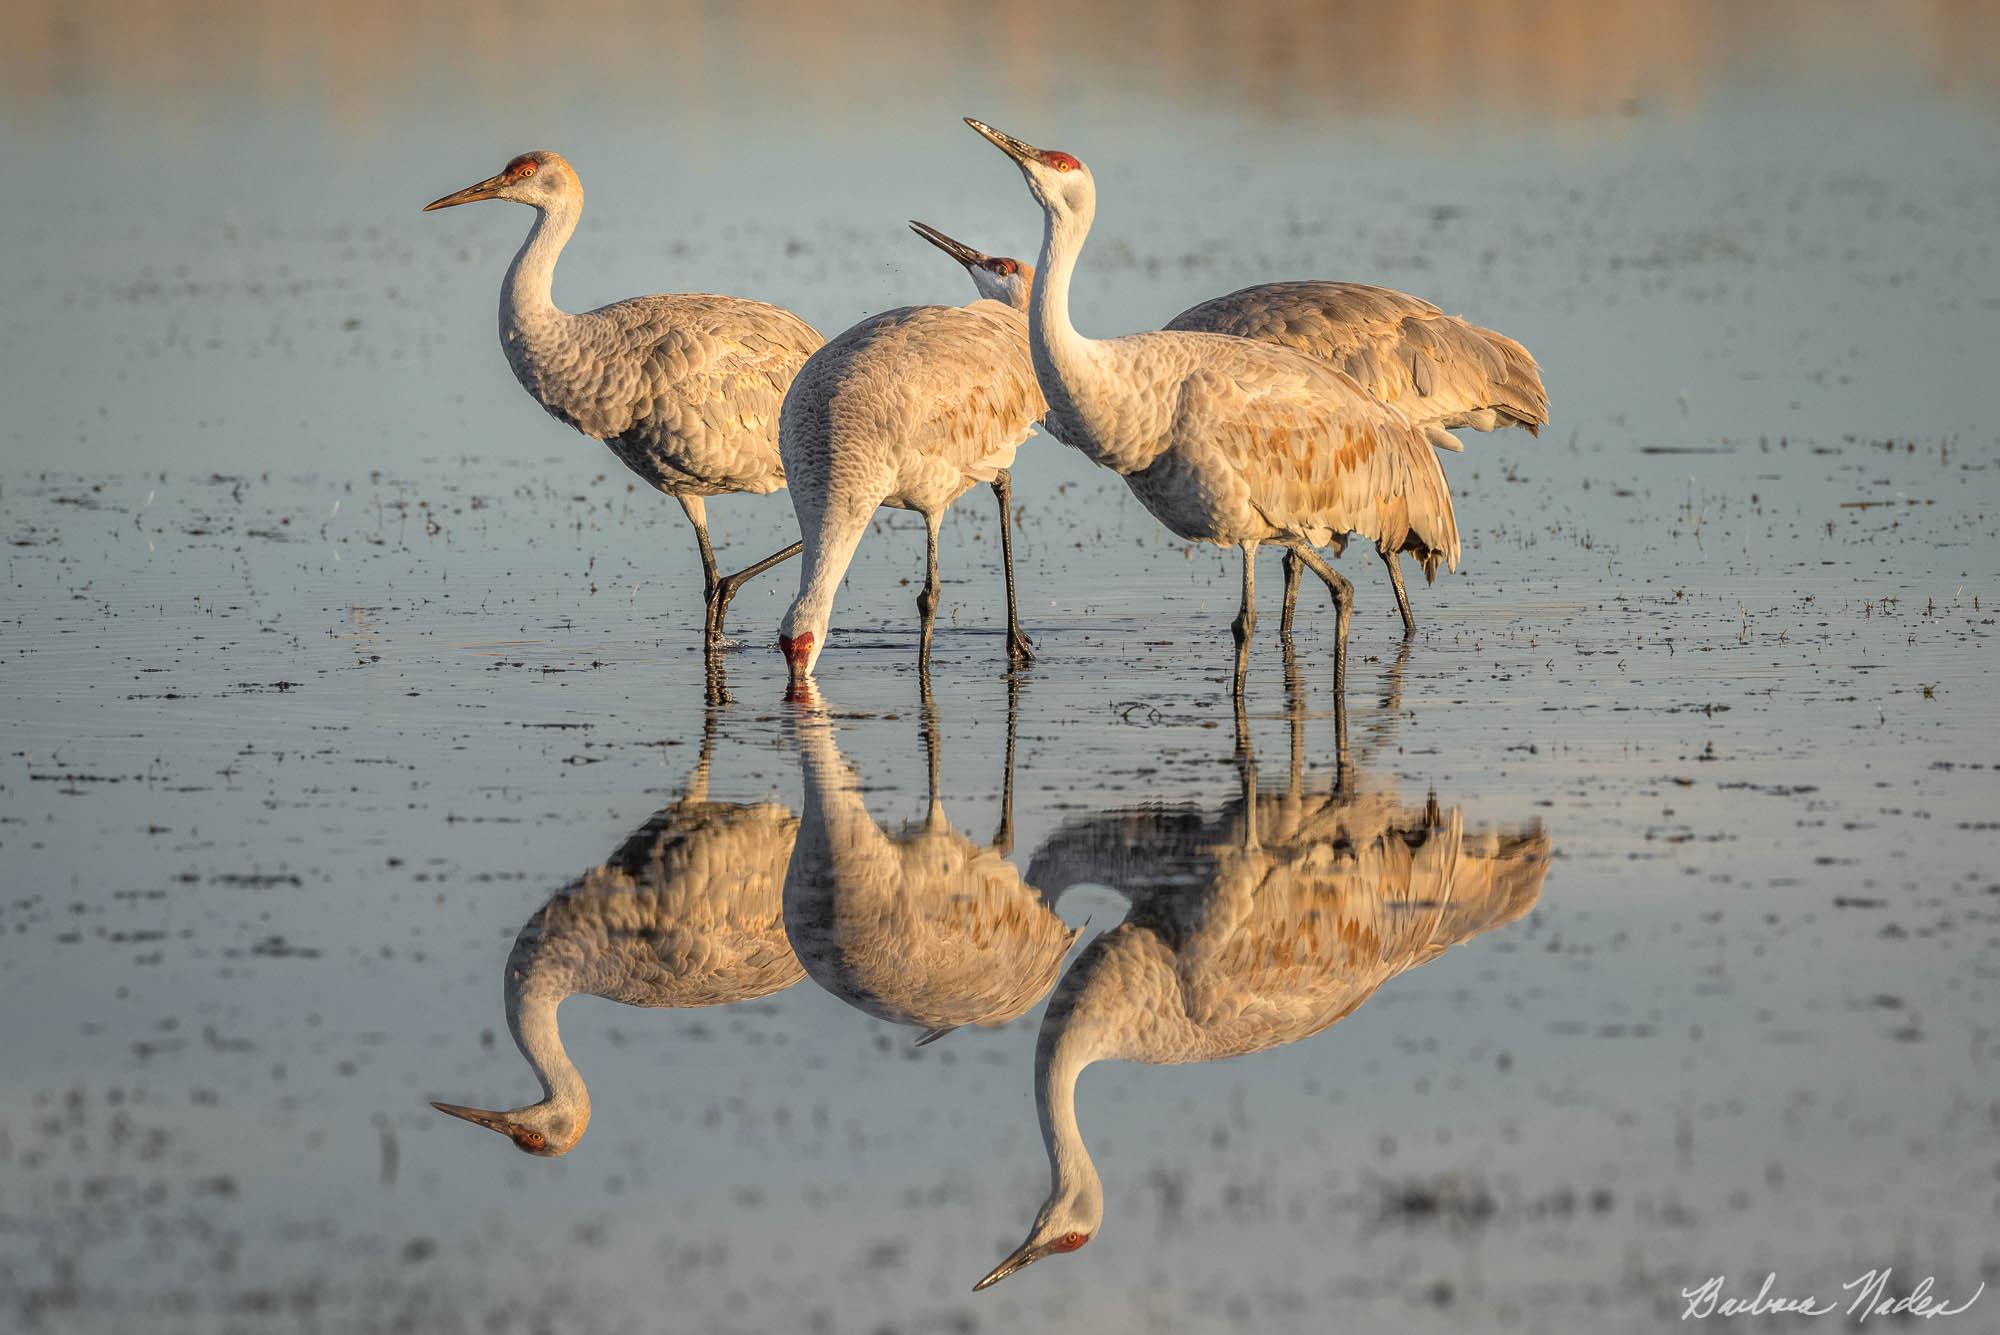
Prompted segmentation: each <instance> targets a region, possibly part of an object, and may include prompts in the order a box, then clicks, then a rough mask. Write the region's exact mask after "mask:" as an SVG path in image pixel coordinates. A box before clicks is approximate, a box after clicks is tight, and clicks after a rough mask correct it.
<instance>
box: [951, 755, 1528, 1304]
mask: <svg viewBox="0 0 2000 1335" xmlns="http://www.w3.org/2000/svg"><path fill="white" fill-rule="evenodd" d="M1295 726H1296V716H1295ZM1238 745H1239V748H1240V749H1241V752H1242V754H1243V756H1244V758H1245V762H1246V763H1245V764H1244V766H1243V770H1242V774H1243V778H1242V793H1241V797H1240V799H1239V800H1238V801H1237V802H1235V803H1233V804H1231V806H1229V807H1226V808H1224V810H1223V811H1222V812H1221V813H1220V815H1219V816H1215V817H1210V816H1207V815H1205V814H1204V813H1203V812H1201V811H1200V810H1198V809H1195V808H1189V807H1164V808H1162V807H1152V808H1144V807H1141V808H1133V809H1127V810H1122V811H1112V812H1106V813H1104V814H1102V815H1099V816H1094V817H1087V818H1083V819H1080V820H1076V821H1072V822H1070V823H1068V824H1066V825H1065V826H1063V827H1062V828H1060V829H1058V830H1057V831H1056V833H1055V834H1054V835H1052V836H1051V837H1050V839H1049V840H1048V842H1047V843H1046V844H1044V846H1043V847H1042V848H1041V849H1040V850H1038V851H1037V853H1036V854H1035V857H1034V859H1033V861H1032V863H1031V864H1030V867H1029V871H1028V874H1029V876H1030V877H1031V878H1032V879H1034V880H1035V881H1036V882H1037V883H1038V884H1042V885H1046V886H1066V885H1068V884H1071V883H1074V882H1076V881H1080V880H1089V881H1094V882H1097V883H1100V884H1103V885H1107V886H1110V887H1111V888H1113V889H1116V890H1118V891H1120V892H1121V893H1122V894H1124V895H1126V896H1127V897H1128V898H1129V899H1130V900H1131V905H1132V907H1131V909H1130V911H1129V912H1128V913H1127V915H1126V917H1125V920H1124V921H1123V922H1121V923H1120V924H1119V925H1118V926H1117V927H1115V928H1113V929H1112V930H1110V931H1108V932H1106V933H1104V935H1102V936H1100V937H1098V938H1097V939H1096V940H1095V941H1092V942H1091V943H1090V944H1089V945H1088V946H1086V947H1085V948H1084V950H1083V952H1082V954H1080V955H1079V956H1078V957H1077V960H1076V962H1075V963H1074V964H1072V965H1071V966H1070V968H1069V970H1068V972H1066V973H1065V974H1064V975H1063V978H1062V981H1061V982H1059V983H1057V984H1056V990H1055V993H1054V995H1053V996H1052V997H1051V998H1050V1000H1049V1006H1048V1010H1047V1011H1046V1012H1045V1013H1044V1014H1043V1017H1042V1025H1041V1031H1040V1033H1039V1034H1038V1036H1037V1038H1036V1041H1035V1106H1036V1111H1037V1114H1038V1116H1039V1120H1040V1123H1041V1130H1042V1141H1043V1145H1044V1148H1045V1149H1046V1151H1047V1153H1048V1160H1049V1177H1050V1188H1049V1195H1048V1199H1047V1200H1046V1202H1045V1203H1044V1204H1043V1205H1042V1208H1041V1210H1040V1211H1039V1212H1038V1213H1037V1214H1036V1216H1035V1222H1034V1225H1033V1227H1032V1228H1031V1229H1030V1230H1029V1232H1028V1236H1027V1239H1026V1241H1024V1242H1023V1243H1022V1244H1021V1246H1020V1247H1019V1248H1017V1249H1016V1250H1015V1251H1014V1252H1013V1254H1011V1255H1010V1256H1008V1257H1007V1259H1006V1260H1004V1261H1002V1262H1001V1263H1000V1264H999V1265H998V1266H996V1267H994V1268H993V1270H992V1271H991V1272H990V1273H989V1274H987V1276H986V1277H985V1278H984V1279H982V1280H980V1281H979V1283H978V1284H976V1285H975V1286H974V1289H975V1291H976V1290H978V1289H984V1288H986V1287H988V1286H989V1285H992V1284H997V1283H998V1282H999V1281H1001V1280H1002V1279H1005V1278H1006V1277H1007V1276H1008V1275H1011V1274H1013V1273H1014V1272H1015V1271H1017V1270H1019V1269H1020V1268H1021V1267H1023V1266H1025V1265H1029V1264H1031V1263H1032V1262H1034V1261H1037V1260H1039V1259H1040V1258H1042V1257H1044V1256H1048V1255H1051V1254H1054V1253H1060V1252H1073V1251H1075V1250H1076V1249H1077V1248H1079V1247H1081V1246H1083V1245H1084V1244H1085V1243H1086V1242H1088V1241H1090V1239H1091V1238H1092V1237H1094V1236H1096V1234H1097V1231H1098V1229H1099V1227H1100V1225H1101V1224H1102V1222H1103V1215H1104V1195H1103V1188H1102V1185H1101V1183H1100V1181H1099V1178H1098V1174H1097V1170H1096V1168H1095V1166H1094V1165H1093V1164H1092V1162H1091V1159H1090V1152H1089V1150H1088V1148H1087V1147H1086V1146H1085V1144H1084V1139H1083V1133H1082V1131H1081V1130H1080V1129H1079V1127H1078V1125H1077V1116H1076V1085H1077V1079H1078V1077H1079V1076H1081V1075H1082V1073H1083V1070H1084V1068H1085V1067H1087V1066H1089V1065H1090V1064H1091V1063H1092V1062H1096V1061H1104V1060H1113V1059H1115V1060H1122V1061H1139V1062H1148V1063H1155V1064H1178V1063H1186V1062H1204V1061H1216V1060H1220V1059H1222V1058H1225V1057H1236V1056H1241V1055H1244V1054H1246V1053H1252V1052H1262V1051H1265V1050H1266V1049H1269V1048H1274V1047H1277V1046H1279V1045H1281V1044H1285V1043H1293V1042H1297V1041H1298V1040H1300V1039H1303V1038H1308V1037H1311V1036H1312V1035H1314V1034H1317V1033H1319V1032H1320V1031H1322V1030H1324V1029H1326V1028H1327V1027H1328V1026H1330V1025H1332V1024H1334V1023H1336V1022H1337V1021H1339V1020H1342V1019H1344V1018H1346V1017H1347V1016H1349V1015H1351V1014H1353V1012H1354V1011H1355V1009H1356V1008H1357V1007H1359V1006H1360V1005H1361V1004H1362V1003H1363V1002H1365V1001H1367V1000H1368V998H1369V997H1371V996H1373V995H1374V994H1375V991H1376V989H1378V988H1379V987H1381V986H1382V984H1384V983H1385V982H1387V981H1388V980H1389V979H1391V978H1393V977H1395V976H1396V975H1397V974H1399V973H1401V972H1403V971H1404V970H1405V969H1409V968H1412V967H1414V966H1416V965H1419V964H1423V963H1426V962H1428V961H1430V960H1433V959H1435V958H1437V957H1438V956H1439V955H1441V954H1443V953H1444V951H1445V950H1446V949H1447V948H1448V947H1450V946H1453V945H1457V944H1459V943H1461V942H1463V941H1466V940H1469V939H1471V938H1472V937H1474V936H1477V935H1478V934H1479V933H1481V932H1485V931H1490V930H1492V929H1493V928H1496V927H1500V926H1502V925H1504V924H1506V923H1510V922H1513V921H1514V920H1515V919H1517V918H1519V917H1521V916H1522V915H1523V914H1525V913H1526V912H1527V911H1528V910H1529V909H1530V908H1531V907H1533V905H1534V903H1535V900H1536V899H1537V898H1538V896H1539V895H1540V893H1541V884H1542V880H1543V877H1544V876H1545V875H1546V874H1547V870H1548V863H1549V841H1548V837H1547V835H1545V834H1544V833H1543V832H1542V831H1541V829H1540V827H1539V826H1532V827H1529V828H1527V829H1524V830H1520V831H1515V832H1510V833H1500V834H1468V833H1466V832H1465V829H1464V821H1463V818H1462V816H1461V814H1460V812H1459V810H1458V809H1457V808H1455V807H1454V808H1451V809H1449V810H1447V811H1443V812H1440V811H1439V809H1438V807H1437V804H1436V802H1435V801H1434V800H1433V801H1432V802H1430V803H1429V804H1427V805H1425V806H1421V807H1415V808H1406V807H1404V806H1402V804H1400V803H1398V802H1397V801H1395V800H1394V798H1392V797H1389V796H1387V795H1385V794H1372V793H1360V792H1352V791H1348V790H1347V789H1346V787H1345V786H1344V785H1343V787H1342V788H1341V789H1338V790H1336V791H1335V792H1334V793H1332V794H1323V795H1317V796H1309V795H1307V794H1305V793H1304V792H1303V791H1302V784H1301V780H1300V770H1299V766H1298V764H1297V762H1296V760H1295V761H1294V764H1293V767H1292V778H1291V783H1290V785H1289V787H1288V789H1287V791H1285V792H1284V793H1282V794H1265V793H1259V792H1258V791H1257V786H1256V772H1255V766H1254V763H1251V762H1250V758H1249V752H1248V745H1249V744H1248V739H1247V736H1244V737H1242V738H1241V739H1240V740H1239V743H1238ZM1293 754H1294V756H1295V757H1296V756H1297V755H1298V747H1297V746H1296V744H1295V745H1294V748H1293Z"/></svg>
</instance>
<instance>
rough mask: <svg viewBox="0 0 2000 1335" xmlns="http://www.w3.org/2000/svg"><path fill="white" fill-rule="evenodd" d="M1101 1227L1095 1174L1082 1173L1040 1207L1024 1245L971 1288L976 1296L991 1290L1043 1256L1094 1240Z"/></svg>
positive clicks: (1101, 1204)
mask: <svg viewBox="0 0 2000 1335" xmlns="http://www.w3.org/2000/svg"><path fill="white" fill-rule="evenodd" d="M1103 1223H1104V1192H1103V1189H1102V1188H1101V1187H1100V1186H1099V1185H1098V1181H1097V1175H1096V1173H1094V1172H1090V1171H1085V1172H1082V1173H1080V1174H1078V1175H1077V1176H1076V1179H1075V1182H1074V1185H1073V1186H1071V1187H1070V1188H1068V1189H1064V1188H1061V1187H1058V1188H1057V1190H1056V1193H1055V1194H1054V1195H1052V1196H1050V1197H1049V1199H1048V1201H1047V1202H1046V1203H1045V1204H1044V1205H1043V1206H1042V1210H1041V1213H1040V1214H1038V1215H1036V1216H1035V1226H1034V1227H1033V1228H1031V1229H1029V1230H1028V1239H1027V1241H1026V1242H1023V1243H1022V1244H1021V1245H1020V1246H1019V1247H1016V1248H1015V1249H1014V1251H1013V1254H1012V1255H1010V1256H1009V1257H1008V1258H1007V1259H1006V1260H1004V1261H1002V1262H1001V1263H1000V1264H999V1265H996V1266H994V1267H993V1269H992V1270H990V1271H988V1272H987V1274H986V1278H985V1279H982V1280H980V1281H979V1282H978V1283H977V1284H974V1285H973V1286H972V1291H973V1292H974V1293H978V1292H979V1291H980V1290H981V1289H989V1288H992V1287H993V1286H994V1285H995V1284H998V1283H999V1282H1000V1281H1001V1280H1003V1279H1005V1278H1007V1276H1009V1275H1011V1274H1013V1273H1014V1272H1015V1271H1017V1270H1021V1269H1024V1268H1026V1267H1028V1266H1031V1265H1033V1264H1034V1263H1035V1262H1037V1261H1039V1260H1041V1259H1042V1258H1043V1257H1044V1256H1055V1255H1059V1254H1062V1253H1066V1252H1073V1251H1076V1250H1077V1249H1078V1248H1080V1247H1082V1246H1083V1244H1084V1243H1086V1242H1089V1241H1090V1240H1091V1239H1092V1238H1094V1237H1096V1236H1097V1230H1098V1228H1099V1226H1100V1225H1102V1224H1103Z"/></svg>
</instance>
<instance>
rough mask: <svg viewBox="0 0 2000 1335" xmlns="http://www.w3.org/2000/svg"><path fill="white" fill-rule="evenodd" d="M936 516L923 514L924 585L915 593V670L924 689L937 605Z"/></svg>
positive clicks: (928, 673)
mask: <svg viewBox="0 0 2000 1335" xmlns="http://www.w3.org/2000/svg"><path fill="white" fill-rule="evenodd" d="M937 542H938V517H937V516H936V515H925V516H924V587H923V589H922V590H921V591H920V592H919V593H918V594H917V615H918V616H919V617H920V618H922V621H923V630H922V632H921V635H922V638H921V639H919V640H918V641H917V671H918V672H920V673H922V674H923V677H924V689H925V690H929V689H930V674H931V631H932V630H933V629H935V628H936V626H937V607H938V562H937Z"/></svg>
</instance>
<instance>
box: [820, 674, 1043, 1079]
mask: <svg viewBox="0 0 2000 1335" xmlns="http://www.w3.org/2000/svg"><path fill="white" fill-rule="evenodd" d="M1010 697H1011V692H1010ZM800 700H801V701H802V702H803V704H804V706H805V707H804V708H803V709H802V711H801V714H800V718H799V721H798V740H799V762H800V766H801V768H802V770H803V771H804V778H805V800H804V805H803V807H802V809H801V811H800V813H799V814H800V824H799V837H798V842H797V843H796V844H795V845H794V846H793V849H792V861H791V866H790V867H789V868H787V870H786V872H785V930H786V932H787V933H788V934H789V935H790V937H791V942H792V949H793V950H794V951H795V952H796V953H797V954H798V957H799V959H800V961H801V962H803V963H804V965H805V968H806V972H807V973H808V974H809V975H811V977H812V979H813V981H814V982H816V983H818V984H819V985H820V986H821V987H823V988H825V989H826V990H827V991H828V992H831V993H832V994H833V995H834V996H836V997H839V998H840V999H841V1000H842V1001H845V1002H846V1003H847V1004H848V1005H850V1006H853V1007H854V1008H855V1009H857V1010H860V1011H862V1012H864V1013H866V1014H868V1015H873V1016H875V1017H876V1018H877V1019H881V1020H888V1021H890V1022H891V1023H893V1024H907V1025H914V1026H916V1027H917V1028H919V1029H922V1030H924V1031H925V1033H924V1036H923V1037H922V1038H920V1039H919V1040H917V1041H918V1044H919V1045H922V1044H924V1043H929V1042H931V1041H932V1040H933V1039H936V1038H940V1037H942V1036H943V1035H945V1034H947V1033H950V1032H951V1031H952V1030H953V1029H956V1028H958V1027H959V1026H960V1025H966V1024H977V1025H985V1026H994V1025H1002V1024H1006V1023H1007V1022H1008V1021H1010V1020H1013V1019H1016V1018H1018V1017H1019V1016H1020V1015H1022V1014H1024V1013H1025V1012H1026V1011H1027V1010H1028V1008H1029V1007H1030V1006H1033V1005H1034V1004H1035V1003H1036V1002H1038V1001H1040V1000H1041V999H1042V998H1043V997H1045V996H1047V995H1048V991H1049V989H1050V988H1051V987H1054V986H1055V981H1056V975H1057V973H1058V972H1060V971H1061V969H1062V962H1063V957H1064V956H1065V955H1066V954H1068V952H1069V948H1070V946H1071V944H1072V943H1073V942H1074V941H1075V940H1076V935H1077V934H1076V932H1075V931H1074V930H1073V929H1071V928H1070V927H1069V926H1068V925H1067V924H1065V923H1064V922H1063V920H1062V919H1061V918H1059V917H1057V916H1056V914H1055V911H1054V909H1053V908H1052V907H1051V906H1050V905H1049V904H1048V903H1047V902H1046V901H1045V900H1044V899H1043V897H1042V895H1041V894H1040V893H1039V892H1038V891H1036V889H1035V888H1034V887H1033V886H1031V885H1029V884H1027V883H1026V882H1024V881H1023V880H1022V879H1021V873H1020V871H1019V870H1018V869H1016V868H1015V866H1014V865H1013V864H1012V863H1010V862H1008V861H1007V856H1006V855H1007V852H1008V845H1009V844H1010V843H1011V842H1012V839H1013V821H1012V812H1013V805H1012V799H1013V772H1014V770H1013V765H1014V755H1013V741H1014V729H1013V721H1014V711H1013V708H1012V701H1011V698H1010V707H1009V710H1008V728H1007V757H1006V766H1007V769H1006V781H1005V783H1004V784H1003V786H1002V798H1001V817H1000V830H999V832H998V833H997V834H996V835H995V836H994V841H993V842H992V843H991V844H986V845H982V844H979V843H976V842H975V841H973V840H971V839H968V838H967V837H966V836H965V835H963V834H961V833H959V832H958V831H957V830H955V829H953V828H952V825H951V822H950V821H949V820H948V819H947V818H946V817H945V814H944V807H943V804H942V803H941V802H940V801H939V798H938V739H937V713H936V709H935V707H933V706H929V705H927V706H926V709H925V718H924V723H923V733H924V742H925V749H926V753H927V755H928V757H929V761H930V805H929V810H928V811H927V813H926V814H925V817H924V821H923V823H922V824H921V825H919V826H917V827H916V828H914V829H912V830H908V831H906V832H905V833H904V834H902V835H901V836H898V837H891V836H890V835H889V834H887V833H885V832H884V831H883V829H882V827H881V826H880V825H878V824H876V822H875V818H874V817H872V816H870V815H869V814H868V808H867V805H866V804H865V803H864V802H863V801H862V797H861V781H860V777H859V776H858V775H857V774H856V773H855V771H854V769H853V767H852V766H851V765H850V764H848V762H847V761H846V760H845V759H844V758H843V757H842V756H841V754H840V750H839V748H838V747H837V746H836V745H835V744H834V739H833V725H832V723H831V722H830V721H829V720H828V718H827V714H826V710H825V708H824V706H823V705H821V704H820V702H819V701H818V699H817V697H816V694H815V693H814V688H813V687H812V686H811V685H807V686H806V687H804V688H803V689H802V692H801V693H800Z"/></svg>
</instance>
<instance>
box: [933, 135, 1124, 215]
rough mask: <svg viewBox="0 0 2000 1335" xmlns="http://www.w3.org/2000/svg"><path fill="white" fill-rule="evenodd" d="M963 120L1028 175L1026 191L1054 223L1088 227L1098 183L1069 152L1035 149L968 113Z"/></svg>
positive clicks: (1094, 205)
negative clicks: (1068, 223)
mask: <svg viewBox="0 0 2000 1335" xmlns="http://www.w3.org/2000/svg"><path fill="white" fill-rule="evenodd" d="M965 123H966V124H967V125H970V126H971V127H972V128H973V129H975V130H977V131H979V133H980V134H982V135H984V136H986V138H987V139H988V140H989V141H991V142H992V144H993V146H994V147H995V148H997V149H999V150H1000V151H1001V152H1002V153H1005V154H1006V155H1007V156H1008V157H1010V158H1012V159H1014V162H1015V165H1016V166H1018V167H1020V169H1021V175H1022V176H1024V177H1026V178H1027V182H1028V192H1029V193H1030V194H1032V195H1033V196H1034V197H1035V201H1036V202H1037V203H1038V204H1040V205H1041V206H1042V210H1043V211H1044V212H1045V213H1047V214H1048V215H1049V217H1051V218H1053V219H1054V220H1056V221H1057V222H1070V223H1077V224H1080V225H1082V226H1083V227H1086V228H1087V227H1089V226H1090V222H1091V219H1092V218H1093V217H1095V216H1096V214H1097V182H1096V181H1095V180H1094V179H1093V178H1092V177H1091V174H1090V168H1088V167H1086V166H1084V165H1083V163H1081V162H1079V161H1078V160H1077V159H1076V158H1074V157H1072V156H1071V155H1070V154H1068V153H1064V152H1060V151H1059V150H1056V149H1053V148H1036V147H1035V146H1034V145H1033V144H1028V143H1023V142H1022V141H1021V140H1019V139H1016V138H1015V137H1014V136H1013V135H1011V134H1006V133H1003V132H1002V131H999V130H996V129H994V128H993V127H992V126H990V125H988V124H987V123H986V122H984V121H979V120H974V119H973V118H972V117H970V116H967V117H966V118H965Z"/></svg>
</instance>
